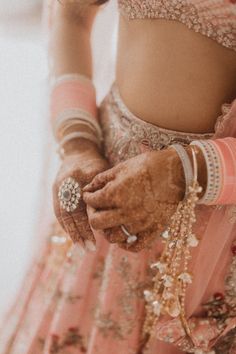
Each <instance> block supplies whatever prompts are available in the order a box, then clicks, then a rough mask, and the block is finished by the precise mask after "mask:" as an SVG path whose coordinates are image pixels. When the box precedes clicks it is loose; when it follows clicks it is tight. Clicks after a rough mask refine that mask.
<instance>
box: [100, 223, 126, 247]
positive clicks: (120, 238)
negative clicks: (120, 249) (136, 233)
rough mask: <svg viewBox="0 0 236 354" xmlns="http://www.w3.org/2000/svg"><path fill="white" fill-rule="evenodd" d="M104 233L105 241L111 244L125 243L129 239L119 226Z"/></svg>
mask: <svg viewBox="0 0 236 354" xmlns="http://www.w3.org/2000/svg"><path fill="white" fill-rule="evenodd" d="M103 232H104V236H105V239H106V240H107V241H108V242H110V243H120V242H125V241H126V239H127V236H126V235H125V234H124V232H123V231H122V230H121V228H120V227H119V226H118V227H113V228H112V229H106V230H104V231H103Z"/></svg>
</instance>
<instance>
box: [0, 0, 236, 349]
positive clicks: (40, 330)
mask: <svg viewBox="0 0 236 354" xmlns="http://www.w3.org/2000/svg"><path fill="white" fill-rule="evenodd" d="M208 2H209V1H205V0H204V1H198V3H201V4H204V6H205V5H206V3H208ZM120 3H121V5H122V4H123V3H124V2H123V1H120ZM137 3H139V5H140V6H139V5H138V7H131V8H130V9H131V10H132V11H134V12H135V11H136V10H137V9H138V10H139V11H140V9H142V7H141V2H137ZM181 3H184V1H181ZM222 3H223V1H222ZM192 6H193V5H192ZM146 10H147V9H146ZM146 10H145V11H146ZM188 10H189V11H190V12H191V13H192V10H191V8H190V7H188ZM225 28H226V27H225ZM226 30H227V28H226ZM214 33H216V32H214ZM217 33H218V32H217ZM102 38H103V37H102ZM217 38H218V39H219V41H220V38H221V37H220V36H219V37H217ZM224 38H226V37H224ZM225 43H226V44H227V42H225ZM104 52H105V53H106V55H107V52H106V51H104ZM103 69H104V70H101V76H102V75H103V79H104V76H106V70H105V65H104V67H103ZM103 81H104V80H103ZM221 109H222V112H221V113H222V114H221V115H220V116H219V117H218V118H217V119H216V124H215V131H214V132H213V133H212V134H191V133H190V134H189V133H183V132H179V131H178V132H177V131H172V130H168V129H163V128H160V127H158V126H155V125H153V124H150V123H147V122H144V121H143V120H142V119H140V118H139V117H136V116H134V115H133V114H132V113H131V112H130V111H129V110H128V108H127V107H126V105H125V103H124V102H123V100H122V98H121V97H120V94H119V91H118V87H117V85H116V82H115V81H114V82H113V84H112V86H111V88H110V90H109V91H108V93H107V94H106V96H105V98H104V99H103V101H102V103H101V104H100V110H99V113H100V114H99V117H100V123H101V127H102V130H103V133H104V155H105V156H106V157H107V159H108V160H109V162H110V164H111V165H115V164H117V163H119V162H120V161H123V160H126V159H128V158H131V157H133V156H136V155H137V154H140V153H142V152H144V151H147V150H153V149H154V150H160V149H164V148H166V147H167V146H169V145H170V144H172V143H174V142H178V143H181V144H183V145H186V144H189V143H190V142H191V141H192V140H196V139H208V138H211V139H212V138H220V137H226V136H232V137H235V138H236V100H234V101H233V102H232V103H225V104H223V105H222V107H221ZM49 192H50V189H49ZM48 199H49V200H50V198H48ZM196 215H197V222H196V223H195V225H194V231H195V233H196V235H197V236H198V237H199V238H200V239H201V241H200V245H199V246H198V248H197V249H194V251H193V254H192V255H193V257H192V260H191V265H190V267H191V268H190V271H191V272H192V273H193V274H194V278H193V283H192V284H191V286H189V288H188V290H187V301H186V314H187V318H188V321H189V325H190V327H191V329H192V333H193V335H194V342H195V345H196V347H198V348H201V350H202V351H200V350H198V351H196V350H195V349H194V348H193V347H192V345H191V343H190V342H189V341H188V338H187V337H186V336H185V333H184V331H183V329H182V327H181V323H180V322H179V320H178V319H169V320H167V319H165V320H163V321H160V322H159V323H158V325H157V328H156V336H155V338H154V339H152V341H151V343H150V346H149V348H148V349H146V350H145V351H143V354H154V353H155V354H157V353H158V354H178V353H183V352H189V353H190V352H192V353H194V352H195V353H197V354H200V353H209V352H210V353H212V354H213V353H216V354H235V353H236V205H221V206H220V205H214V206H206V205H198V206H197V210H196ZM48 219H49V220H51V219H50V217H49V218H48ZM42 220H43V225H40V234H39V237H40V238H41V242H40V247H38V250H37V252H36V255H35V256H34V258H33V259H32V262H31V266H30V267H29V270H28V273H27V274H26V277H25V281H24V283H23V284H22V288H21V290H20V292H19V294H18V296H17V299H16V302H15V304H14V305H13V306H12V308H11V309H10V311H9V312H8V313H7V315H6V317H5V318H4V321H3V322H2V325H1V330H0V353H1V354H82V353H86V354H110V352H112V353H113V354H137V353H139V354H140V351H139V348H140V340H141V332H142V325H143V322H144V318H145V308H144V305H145V300H144V294H143V291H144V289H146V288H147V287H148V286H149V285H150V282H151V279H152V274H151V271H150V267H149V265H150V264H151V263H152V262H153V261H154V260H155V259H156V258H157V257H158V255H159V254H160V252H161V250H162V242H161V240H160V239H157V240H156V241H155V242H154V243H153V244H152V245H151V246H150V247H149V249H146V250H143V251H141V252H140V253H137V254H134V253H131V252H127V251H124V250H122V249H120V248H118V247H117V246H116V245H114V244H113V245H111V244H109V243H108V242H107V241H106V240H105V239H104V237H103V235H102V232H95V237H96V241H97V250H96V252H95V253H88V254H86V255H85V256H84V257H83V258H81V257H80V256H79V254H78V253H77V250H76V248H75V247H74V246H73V245H72V243H71V242H70V240H69V239H68V238H67V236H66V235H65V234H64V232H63V230H62V229H61V228H60V227H59V225H58V223H57V221H56V220H55V219H53V220H52V222H51V224H49V223H48V221H47V220H45V214H43V216H42ZM44 225H45V227H44ZM42 226H43V227H42Z"/></svg>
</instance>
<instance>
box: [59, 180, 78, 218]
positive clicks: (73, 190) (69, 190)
mask: <svg viewBox="0 0 236 354" xmlns="http://www.w3.org/2000/svg"><path fill="white" fill-rule="evenodd" d="M81 196H82V191H81V188H80V185H79V183H78V182H77V181H76V180H75V179H74V178H72V177H68V178H67V179H65V180H64V181H63V182H62V184H61V185H60V187H59V192H58V198H59V201H60V205H61V207H62V209H64V210H66V211H68V212H72V211H74V210H75V209H76V208H77V206H78V204H79V201H80V199H81Z"/></svg>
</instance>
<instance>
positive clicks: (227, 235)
mask: <svg viewBox="0 0 236 354" xmlns="http://www.w3.org/2000/svg"><path fill="white" fill-rule="evenodd" d="M229 136H230V137H234V138H235V139H236V99H235V100H234V101H233V102H232V103H231V104H227V103H225V104H223V105H222V115H221V116H219V117H218V119H217V122H216V124H215V134H214V136H213V139H218V138H224V137H229ZM235 141H236V140H235ZM196 215H197V222H196V224H195V230H194V231H195V232H196V235H197V236H198V237H199V238H200V239H201V241H200V244H199V246H198V247H197V248H196V249H194V251H193V253H192V254H193V261H192V263H191V273H192V274H193V276H194V280H193V283H192V284H191V285H190V286H189V288H188V291H187V298H186V313H187V317H188V323H189V326H190V328H191V329H192V339H193V343H194V345H195V346H196V347H198V348H201V349H202V350H205V351H206V352H208V351H209V350H211V348H212V347H213V346H214V345H216V346H217V344H218V343H219V342H220V340H221V339H223V337H224V336H225V335H226V334H227V333H229V331H231V330H232V329H234V328H235V327H236V316H235V315H233V316H229V318H228V319H227V321H226V324H225V325H224V326H222V328H220V327H219V323H217V321H216V320H215V319H213V318H211V319H209V318H207V317H205V315H204V314H203V308H202V304H204V303H206V302H208V301H209V299H211V298H212V296H213V295H214V294H216V293H217V292H218V293H219V294H224V293H227V296H229V285H228V284H227V282H226V279H227V277H228V276H229V272H230V271H231V268H230V266H231V263H232V258H233V255H235V253H233V252H232V245H233V242H234V241H235V240H236V205H232V204H231V205H216V206H213V207H210V208H209V207H208V206H205V205H199V206H198V207H197V209H196ZM232 286H233V287H234V291H235V288H236V284H234V285H233V284H232ZM233 296H234V295H233ZM232 301H234V303H236V299H235V298H233V299H232ZM207 320H209V321H207ZM170 332H171V333H172V340H173V342H172V343H173V344H175V345H176V346H178V347H179V348H181V349H182V350H185V351H189V350H187V349H188V347H186V345H188V343H189V341H188V340H187V339H186V336H185V333H184V331H183V328H182V325H181V322H180V320H179V319H178V318H176V319H169V320H166V319H163V320H162V321H160V322H159V323H158V325H157V328H156V335H157V339H159V340H160V341H168V333H170ZM186 343H187V344H186ZM163 345H164V343H163ZM190 347H191V344H190ZM227 353H228V354H235V353H236V351H235V349H232V350H231V349H230V351H229V352H228V351H227Z"/></svg>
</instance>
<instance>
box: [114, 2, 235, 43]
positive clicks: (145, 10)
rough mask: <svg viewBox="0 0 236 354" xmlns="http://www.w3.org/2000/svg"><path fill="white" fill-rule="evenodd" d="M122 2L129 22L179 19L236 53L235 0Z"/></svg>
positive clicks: (121, 6) (123, 12) (190, 27)
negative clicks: (233, 0)
mask: <svg viewBox="0 0 236 354" xmlns="http://www.w3.org/2000/svg"><path fill="white" fill-rule="evenodd" d="M118 3H119V8H120V11H121V13H122V15H124V16H125V17H128V18H129V19H135V18H138V19H143V18H163V19H167V20H176V21H179V22H181V23H183V24H185V25H186V26H187V27H188V28H189V29H192V30H194V31H195V32H199V33H201V34H203V35H205V36H207V37H210V38H212V39H213V40H215V41H217V42H218V43H220V44H222V45H223V46H225V47H228V48H231V49H233V50H236V21H235V19H236V18H235V14H236V10H235V6H234V4H233V2H232V1H231V3H230V2H229V1H227V3H226V2H225V1H223V0H218V1H213V0H212V1H209V0H201V1H187V0H169V1H166V0H165V1H164V0H156V1H153V0H144V1H143V0H128V1H127V0H119V1H118Z"/></svg>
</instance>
